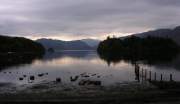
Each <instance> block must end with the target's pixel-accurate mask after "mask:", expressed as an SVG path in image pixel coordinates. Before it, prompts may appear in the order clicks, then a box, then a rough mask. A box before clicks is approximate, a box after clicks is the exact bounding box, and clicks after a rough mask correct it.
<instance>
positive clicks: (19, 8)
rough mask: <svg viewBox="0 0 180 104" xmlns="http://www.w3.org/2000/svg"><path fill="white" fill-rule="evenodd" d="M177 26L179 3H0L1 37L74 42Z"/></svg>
mask: <svg viewBox="0 0 180 104" xmlns="http://www.w3.org/2000/svg"><path fill="white" fill-rule="evenodd" d="M178 25H180V0H0V34H3V35H9V36H23V37H28V38H32V39H37V38H41V37H46V38H58V39H64V40H73V39H81V38H97V39H103V38H105V37H106V36H107V35H117V36H124V35H128V34H131V33H137V32H143V31H147V30H151V29H156V28H173V27H175V26H178Z"/></svg>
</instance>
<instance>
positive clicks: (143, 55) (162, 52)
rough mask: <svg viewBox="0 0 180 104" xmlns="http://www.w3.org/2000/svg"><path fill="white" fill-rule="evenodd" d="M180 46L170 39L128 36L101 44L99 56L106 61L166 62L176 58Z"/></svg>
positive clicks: (110, 39)
mask: <svg viewBox="0 0 180 104" xmlns="http://www.w3.org/2000/svg"><path fill="white" fill-rule="evenodd" d="M179 50H180V46H179V45H178V44H177V43H176V42H174V41H173V40H172V39H170V38H168V37H167V38H162V37H153V36H148V37H145V38H141V37H137V36H128V37H126V38H110V37H107V39H106V40H104V41H102V42H100V44H99V46H98V49H97V51H98V54H99V56H100V57H101V58H103V59H105V60H106V61H111V60H112V61H118V60H122V59H123V60H129V61H133V62H134V61H140V60H146V61H148V62H155V61H159V60H161V61H166V60H171V59H172V58H173V57H175V56H176V55H177V54H178V53H179Z"/></svg>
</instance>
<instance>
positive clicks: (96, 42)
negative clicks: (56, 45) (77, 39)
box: [81, 39, 100, 48]
mask: <svg viewBox="0 0 180 104" xmlns="http://www.w3.org/2000/svg"><path fill="white" fill-rule="evenodd" d="M81 41H83V42H85V43H86V44H87V45H89V46H91V47H94V48H96V47H97V46H98V45H99V43H100V40H96V39H82V40H81Z"/></svg>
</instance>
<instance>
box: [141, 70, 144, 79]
mask: <svg viewBox="0 0 180 104" xmlns="http://www.w3.org/2000/svg"><path fill="white" fill-rule="evenodd" d="M143 74H144V69H143V68H142V73H141V77H142V81H143V77H144V75H143Z"/></svg>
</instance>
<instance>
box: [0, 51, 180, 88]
mask: <svg viewBox="0 0 180 104" xmlns="http://www.w3.org/2000/svg"><path fill="white" fill-rule="evenodd" d="M140 67H141V68H144V69H147V70H148V71H152V74H153V73H154V72H156V73H157V79H159V78H160V74H163V78H164V79H166V80H168V79H169V74H170V73H171V74H173V79H174V80H177V81H180V57H177V58H175V59H174V60H173V61H171V62H168V63H157V64H154V65H146V64H140ZM38 74H43V75H42V76H38ZM81 74H85V75H88V76H89V77H86V79H91V80H99V81H102V85H105V86H106V85H113V84H116V83H124V82H134V81H136V80H135V70H134V65H132V64H131V63H129V62H127V61H123V60H121V61H119V62H117V63H107V62H106V61H105V60H102V59H100V58H99V56H98V55H97V53H96V52H95V51H61V52H55V53H47V54H45V56H44V57H43V58H42V59H35V60H33V61H32V63H29V64H22V65H17V66H11V67H7V68H5V69H3V70H1V72H0V83H13V84H20V85H22V84H36V83H41V82H50V81H55V80H56V78H61V80H62V83H64V84H77V83H72V82H71V81H70V77H75V76H79V75H81ZM24 75H25V76H24ZM31 75H33V76H35V80H34V81H33V83H30V81H29V76H31ZM20 77H22V78H23V80H19V78H20ZM152 77H153V75H152ZM81 79H83V78H82V77H81V78H79V79H78V80H81Z"/></svg>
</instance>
